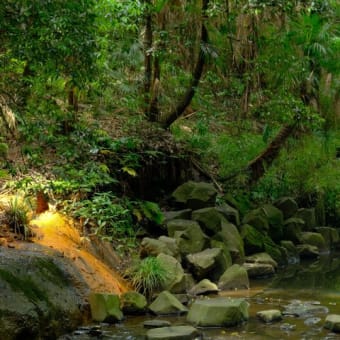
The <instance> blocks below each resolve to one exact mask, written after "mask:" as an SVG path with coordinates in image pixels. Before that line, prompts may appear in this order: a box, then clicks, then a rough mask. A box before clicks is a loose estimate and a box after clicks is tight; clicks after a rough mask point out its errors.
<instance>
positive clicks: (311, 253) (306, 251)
mask: <svg viewBox="0 0 340 340" xmlns="http://www.w3.org/2000/svg"><path fill="white" fill-rule="evenodd" d="M296 248H297V250H298V252H299V255H300V258H304V259H315V258H317V257H319V255H320V253H319V249H318V247H316V246H311V245H310V244H298V245H297V246H296Z"/></svg>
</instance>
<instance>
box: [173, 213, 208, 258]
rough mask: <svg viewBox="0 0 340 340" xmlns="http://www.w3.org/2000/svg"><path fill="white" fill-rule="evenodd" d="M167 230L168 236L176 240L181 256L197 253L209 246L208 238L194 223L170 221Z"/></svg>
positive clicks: (189, 221)
mask: <svg viewBox="0 0 340 340" xmlns="http://www.w3.org/2000/svg"><path fill="white" fill-rule="evenodd" d="M167 228H168V234H169V236H170V237H173V238H175V239H176V241H177V244H178V247H179V250H180V253H181V254H182V255H186V254H190V253H196V252H199V251H201V250H203V249H204V248H206V246H207V245H208V244H209V238H208V236H207V235H206V234H205V233H204V232H203V231H202V229H201V227H200V226H199V224H198V223H197V222H196V221H191V220H172V221H169V222H168V224H167Z"/></svg>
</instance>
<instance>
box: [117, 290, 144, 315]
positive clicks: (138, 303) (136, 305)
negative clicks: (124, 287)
mask: <svg viewBox="0 0 340 340" xmlns="http://www.w3.org/2000/svg"><path fill="white" fill-rule="evenodd" d="M120 300H121V308H122V311H123V313H124V314H142V313H144V312H145V310H146V306H147V301H146V298H145V296H144V295H142V294H140V293H137V292H132V291H131V292H126V293H124V294H122V295H121V297H120Z"/></svg>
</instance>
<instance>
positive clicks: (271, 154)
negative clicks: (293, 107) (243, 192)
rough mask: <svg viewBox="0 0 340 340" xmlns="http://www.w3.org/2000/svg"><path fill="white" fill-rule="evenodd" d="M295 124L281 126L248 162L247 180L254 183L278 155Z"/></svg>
mask: <svg viewBox="0 0 340 340" xmlns="http://www.w3.org/2000/svg"><path fill="white" fill-rule="evenodd" d="M295 126H296V124H295V123H294V124H289V125H285V126H283V127H282V128H281V130H280V131H279V133H278V134H277V135H276V137H275V138H274V139H273V140H272V141H271V143H270V144H269V145H268V146H267V148H266V149H265V150H264V151H263V152H262V153H261V154H260V155H259V156H257V157H256V158H255V159H253V160H252V161H251V162H250V163H249V164H248V166H247V170H249V171H250V179H249V182H250V183H251V184H254V183H256V182H257V181H258V180H259V179H260V178H261V177H262V176H263V175H264V173H265V171H266V168H268V167H269V166H270V165H271V164H272V163H273V161H274V160H275V158H276V157H277V156H278V155H279V152H280V150H281V148H282V146H283V144H284V142H285V141H286V140H287V138H288V137H289V136H290V135H291V134H292V133H293V131H294V129H295Z"/></svg>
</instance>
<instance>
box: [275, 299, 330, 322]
mask: <svg viewBox="0 0 340 340" xmlns="http://www.w3.org/2000/svg"><path fill="white" fill-rule="evenodd" d="M284 307H285V310H284V311H283V313H282V314H283V315H289V316H296V317H301V318H307V317H313V316H314V315H320V314H327V313H328V308H327V307H325V306H322V305H320V304H319V302H318V301H305V302H302V301H300V300H293V301H291V303H290V304H289V305H286V306H284Z"/></svg>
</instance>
